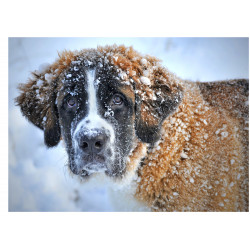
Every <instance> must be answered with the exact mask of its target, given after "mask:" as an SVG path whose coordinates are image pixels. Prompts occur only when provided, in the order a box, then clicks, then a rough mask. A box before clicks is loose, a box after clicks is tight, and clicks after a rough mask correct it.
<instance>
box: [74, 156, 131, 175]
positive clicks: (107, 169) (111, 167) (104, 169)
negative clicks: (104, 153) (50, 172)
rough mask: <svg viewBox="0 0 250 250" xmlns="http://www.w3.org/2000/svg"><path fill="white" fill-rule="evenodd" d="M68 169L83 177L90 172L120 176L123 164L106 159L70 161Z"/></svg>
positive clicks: (122, 173)
mask: <svg viewBox="0 0 250 250" xmlns="http://www.w3.org/2000/svg"><path fill="white" fill-rule="evenodd" d="M70 170H71V172H72V173H73V174H75V175H78V176H80V177H82V178H84V179H87V178H89V177H90V176H91V175H92V174H98V173H103V174H105V175H107V176H109V177H111V178H122V177H123V175H124V173H125V172H126V171H125V166H124V164H121V163H120V164H115V162H111V161H108V160H103V159H102V160H93V161H83V160H82V161H81V162H79V161H77V163H76V162H75V161H72V160H71V161H70Z"/></svg>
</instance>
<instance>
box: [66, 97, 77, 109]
mask: <svg viewBox="0 0 250 250" xmlns="http://www.w3.org/2000/svg"><path fill="white" fill-rule="evenodd" d="M67 104H68V107H70V108H73V107H75V106H76V104H77V101H76V99H75V98H74V97H70V98H69V99H68V100H67Z"/></svg>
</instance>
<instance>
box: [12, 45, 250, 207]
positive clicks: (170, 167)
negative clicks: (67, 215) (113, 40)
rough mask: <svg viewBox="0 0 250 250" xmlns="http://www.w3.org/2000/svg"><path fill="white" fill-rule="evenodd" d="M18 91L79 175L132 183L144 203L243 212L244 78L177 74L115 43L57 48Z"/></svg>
mask: <svg viewBox="0 0 250 250" xmlns="http://www.w3.org/2000/svg"><path fill="white" fill-rule="evenodd" d="M20 91H21V94H20V96H19V97H17V98H16V102H17V104H18V105H19V106H20V108H21V111H22V113H23V115H24V116H26V117H27V118H28V119H29V121H31V122H32V123H33V124H34V125H36V126H37V127H39V128H40V129H42V130H43V131H44V141H45V144H46V145H47V147H53V146H56V145H57V144H58V143H59V141H60V140H63V141H64V143H65V146H66V151H67V154H68V166H69V170H70V171H71V172H72V173H73V174H75V175H78V176H79V177H80V178H81V179H84V180H86V181H88V180H89V179H90V178H93V177H94V176H97V175H103V176H106V178H108V179H109V181H110V182H113V183H115V185H123V186H124V188H125V189H126V190H128V189H129V187H131V190H132V191H131V193H132V194H133V198H134V199H135V200H137V201H138V203H140V204H143V206H145V207H146V208H147V209H151V210H152V211H248V183H249V180H248V80H246V79H238V80H230V81H220V82H207V83H204V82H203V83H200V82H190V81H184V80H181V79H179V78H178V77H176V76H175V75H174V74H172V73H171V72H169V71H168V70H167V69H166V68H164V67H162V66H161V64H160V62H159V60H157V59H156V58H154V57H151V56H142V55H140V54H139V53H137V52H136V51H134V50H133V49H132V48H126V47H124V46H116V45H114V46H106V47H98V48H97V49H88V50H82V51H77V52H69V51H68V52H63V53H62V54H61V55H60V56H59V58H58V59H57V60H56V61H55V63H53V64H51V65H49V66H48V67H47V68H45V69H44V70H42V71H40V72H39V71H35V72H33V73H32V78H31V79H29V80H28V82H27V83H26V84H23V85H21V86H20ZM132 187H133V188H132ZM83 188H84V187H83Z"/></svg>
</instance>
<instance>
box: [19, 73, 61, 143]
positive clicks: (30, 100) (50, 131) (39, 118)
mask: <svg viewBox="0 0 250 250" xmlns="http://www.w3.org/2000/svg"><path fill="white" fill-rule="evenodd" d="M32 74H33V76H32V79H30V80H29V81H28V83H27V84H22V85H20V86H19V89H20V90H21V94H20V95H19V96H18V97H17V98H16V99H15V101H16V104H17V105H18V106H20V108H21V111H22V114H23V115H24V116H25V117H26V118H27V119H28V120H29V121H30V122H32V123H33V124H34V125H36V126H37V127H38V128H40V129H42V130H43V131H44V142H45V144H46V145H47V146H48V147H53V146H56V145H57V144H58V142H59V141H60V137H61V132H60V126H59V121H58V112H57V108H56V105H55V99H56V95H55V83H53V82H48V79H46V78H48V77H49V74H48V73H47V76H45V75H46V72H44V73H42V74H40V73H36V72H34V73H32Z"/></svg>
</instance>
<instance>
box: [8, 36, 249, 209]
mask: <svg viewBox="0 0 250 250" xmlns="http://www.w3.org/2000/svg"><path fill="white" fill-rule="evenodd" d="M248 42H249V41H248V38H10V39H9V211H115V208H114V207H113V205H112V204H113V203H112V202H111V200H110V198H109V195H108V190H107V187H106V185H104V184H103V185H101V184H100V185H95V183H90V184H81V183H79V182H78V181H77V180H76V178H73V177H72V176H71V175H69V173H68V170H67V166H66V164H67V157H66V153H65V151H64V148H63V146H62V145H61V144H60V145H59V146H58V147H57V148H53V149H47V148H46V147H45V145H44V143H43V133H42V131H40V130H39V129H38V128H36V127H34V126H33V125H31V124H30V123H29V122H28V121H27V120H26V119H25V118H24V117H22V115H21V113H20V110H19V108H18V107H16V106H15V105H14V98H15V97H16V96H17V95H18V91H17V85H18V84H19V83H25V82H26V80H27V78H28V77H29V72H31V71H33V70H35V69H38V67H39V65H41V64H43V63H52V62H53V61H54V59H55V58H56V57H57V52H59V51H62V50H64V49H67V50H75V49H83V48H95V47H96V46H97V45H106V44H114V43H116V44H125V45H126V46H131V45H132V46H133V47H134V48H135V49H136V50H138V51H139V52H141V53H143V54H150V55H153V56H156V57H158V58H160V59H162V61H163V64H164V65H165V66H166V67H167V68H168V69H169V70H171V71H172V72H174V73H176V75H178V76H179V77H182V78H184V79H190V80H200V81H213V80H222V79H231V78H248V77H249V75H248V68H249V58H248V55H249V46H248Z"/></svg>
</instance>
